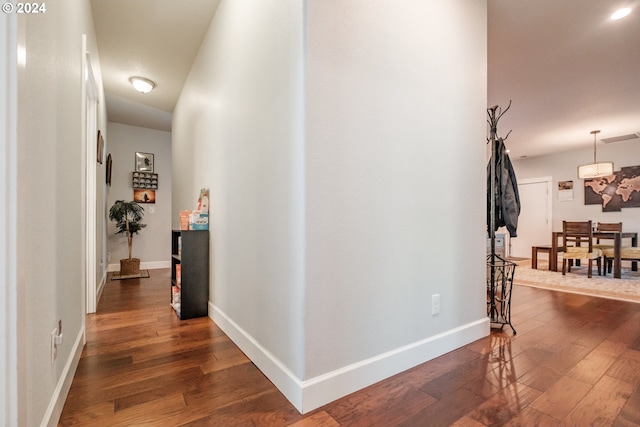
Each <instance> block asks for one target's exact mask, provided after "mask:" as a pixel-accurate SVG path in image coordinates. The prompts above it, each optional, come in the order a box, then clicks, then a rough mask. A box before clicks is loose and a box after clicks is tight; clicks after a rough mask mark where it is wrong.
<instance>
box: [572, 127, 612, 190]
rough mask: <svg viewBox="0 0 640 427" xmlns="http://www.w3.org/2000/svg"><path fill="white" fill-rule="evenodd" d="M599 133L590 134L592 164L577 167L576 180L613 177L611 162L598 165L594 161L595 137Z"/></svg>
mask: <svg viewBox="0 0 640 427" xmlns="http://www.w3.org/2000/svg"><path fill="white" fill-rule="evenodd" d="M599 133H600V131H599V130H592V131H591V134H592V135H593V163H591V164H588V165H582V166H578V178H580V179H591V178H599V177H601V176H609V175H613V162H600V163H598V162H597V161H596V135H597V134H599Z"/></svg>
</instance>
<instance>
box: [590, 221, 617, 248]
mask: <svg viewBox="0 0 640 427" xmlns="http://www.w3.org/2000/svg"><path fill="white" fill-rule="evenodd" d="M596 229H597V231H614V232H615V231H617V232H620V233H622V223H621V222H599V223H598V225H597V226H596ZM600 239H601V238H600V237H596V243H598V244H599V243H600ZM604 240H607V238H606V237H605V238H604Z"/></svg>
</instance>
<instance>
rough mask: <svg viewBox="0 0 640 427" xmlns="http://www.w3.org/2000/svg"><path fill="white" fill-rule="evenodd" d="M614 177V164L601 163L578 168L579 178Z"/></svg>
mask: <svg viewBox="0 0 640 427" xmlns="http://www.w3.org/2000/svg"><path fill="white" fill-rule="evenodd" d="M609 175H613V163H612V162H601V163H591V164H588V165H582V166H578V178H580V179H591V178H600V177H601V176H609Z"/></svg>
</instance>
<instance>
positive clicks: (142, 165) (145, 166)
mask: <svg viewBox="0 0 640 427" xmlns="http://www.w3.org/2000/svg"><path fill="white" fill-rule="evenodd" d="M136 172H153V154H151V153H136Z"/></svg>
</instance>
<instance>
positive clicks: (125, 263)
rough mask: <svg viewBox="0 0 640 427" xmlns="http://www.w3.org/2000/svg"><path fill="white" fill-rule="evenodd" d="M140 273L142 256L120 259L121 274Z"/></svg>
mask: <svg viewBox="0 0 640 427" xmlns="http://www.w3.org/2000/svg"><path fill="white" fill-rule="evenodd" d="M139 273H140V258H131V259H129V258H126V259H121V260H120V274H121V275H122V276H126V275H129V274H139Z"/></svg>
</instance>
